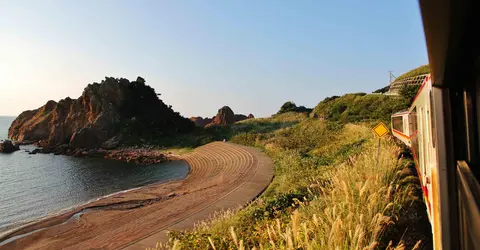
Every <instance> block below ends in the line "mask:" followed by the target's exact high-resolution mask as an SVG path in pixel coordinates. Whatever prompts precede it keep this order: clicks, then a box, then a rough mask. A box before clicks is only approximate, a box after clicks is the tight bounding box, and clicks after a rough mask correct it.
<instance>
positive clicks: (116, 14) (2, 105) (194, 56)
mask: <svg viewBox="0 0 480 250" xmlns="http://www.w3.org/2000/svg"><path fill="white" fill-rule="evenodd" d="M427 62H428V60H427V53H426V47H425V39H424V35H423V27H422V23H421V18H420V12H419V8H418V3H417V2H416V1H385V0H383V1H380V0H376V1H360V0H357V1H346V0H345V1H320V0H314V1H303V0H302V1H290V0H288V1H287V0H284V1H277V0H275V1H273V0H272V1H267V0H261V1H253V0H245V1H243V0H241V1H240V0H238V1H230V0H221V1H220V0H217V1H213V0H212V1H208V0H178V1H177V0H171V1H170V0H168V1H167V0H161V1H154V0H151V1H133V0H132V1H124V0H118V1H117V0H109V1H108V0H101V1H100V0H87V1H83V0H82V1H73V0H64V1H43V0H31V1H21V0H6V1H0V115H18V114H19V113H20V112H21V111H23V110H26V109H34V108H37V107H39V106H41V105H43V104H44V103H45V102H46V101H47V100H50V99H53V100H59V99H61V98H65V97H66V96H70V97H72V98H77V97H78V96H80V95H81V93H82V90H83V88H84V87H85V86H86V85H87V84H88V83H91V82H94V81H100V80H102V79H103V78H104V77H105V76H114V77H125V78H129V79H131V80H134V79H135V78H136V77H137V76H142V77H144V78H145V79H146V81H147V84H149V85H151V86H152V87H154V88H155V90H156V91H157V92H159V93H162V97H161V98H162V99H163V100H164V101H165V102H166V103H167V104H171V105H173V108H174V109H175V110H177V111H179V112H180V113H181V114H182V115H184V116H188V117H189V116H213V115H214V114H215V113H216V111H217V110H218V109H219V108H220V107H221V106H223V105H229V106H230V107H231V108H232V109H233V110H234V111H235V113H244V114H248V113H253V114H254V115H255V116H269V115H271V114H273V113H275V112H276V111H277V110H278V109H279V107H280V106H281V105H282V104H283V103H284V102H285V101H289V100H290V101H293V102H295V103H297V105H305V106H307V107H314V106H315V105H316V104H317V103H318V102H319V101H321V100H322V99H323V98H325V97H327V96H331V95H341V94H344V93H349V92H371V91H373V90H375V89H378V88H380V87H384V86H385V85H387V84H388V71H389V70H392V71H394V72H395V73H396V74H397V75H399V74H401V73H403V72H405V71H407V70H409V69H412V68H414V67H417V66H419V65H421V64H425V63H427Z"/></svg>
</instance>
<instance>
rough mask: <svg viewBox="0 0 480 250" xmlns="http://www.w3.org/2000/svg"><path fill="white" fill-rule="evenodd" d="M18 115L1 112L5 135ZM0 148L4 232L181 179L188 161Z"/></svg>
mask: <svg viewBox="0 0 480 250" xmlns="http://www.w3.org/2000/svg"><path fill="white" fill-rule="evenodd" d="M14 118H15V117H2V116H0V140H5V139H7V135H8V132H7V131H8V128H9V126H10V124H11V123H12V121H13V120H14ZM20 148H21V150H20V151H17V152H14V153H12V154H2V153H0V232H2V231H5V230H8V229H10V228H13V227H15V226H18V225H20V224H22V223H25V222H28V221H32V220H35V219H39V218H41V217H44V216H48V215H51V214H55V213H58V212H60V211H62V210H65V209H69V208H72V207H74V206H76V205H79V204H83V203H86V202H88V201H91V200H95V199H97V198H100V197H102V196H106V195H109V194H112V193H116V192H120V191H123V190H128V189H132V188H136V187H140V186H144V185H148V184H151V183H155V182H165V181H168V180H174V179H182V178H184V177H185V176H186V175H187V173H188V165H187V164H186V163H185V162H183V161H172V162H166V163H161V164H155V165H149V166H137V165H135V164H131V163H126V162H121V161H114V160H106V159H99V158H75V157H69V156H62V155H53V154H35V155H29V154H28V153H27V152H25V150H33V149H34V148H35V147H33V146H30V145H26V146H21V147H20Z"/></svg>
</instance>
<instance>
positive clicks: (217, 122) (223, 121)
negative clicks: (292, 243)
mask: <svg viewBox="0 0 480 250" xmlns="http://www.w3.org/2000/svg"><path fill="white" fill-rule="evenodd" d="M234 122H235V114H234V113H233V111H232V109H231V108H230V107H228V106H223V107H222V108H221V109H219V110H218V112H217V115H216V116H215V119H214V120H213V121H212V122H211V123H209V124H208V125H207V126H205V127H206V128H208V127H212V126H227V125H230V124H233V123H234Z"/></svg>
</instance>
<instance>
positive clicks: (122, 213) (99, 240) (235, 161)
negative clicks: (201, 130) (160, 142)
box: [0, 142, 273, 249]
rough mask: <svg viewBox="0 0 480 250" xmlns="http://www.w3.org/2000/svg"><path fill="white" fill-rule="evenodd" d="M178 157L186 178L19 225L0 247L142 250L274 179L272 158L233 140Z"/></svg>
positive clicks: (249, 197) (238, 201) (0, 241)
mask: <svg viewBox="0 0 480 250" xmlns="http://www.w3.org/2000/svg"><path fill="white" fill-rule="evenodd" d="M178 158H179V159H182V160H185V161H186V162H187V163H188V165H189V172H188V174H187V176H186V177H185V178H184V179H181V180H174V181H168V182H163V183H152V184H149V185H147V186H143V187H139V188H136V189H133V190H130V191H128V192H118V193H117V194H111V195H109V196H108V197H102V198H101V199H98V200H96V201H93V202H90V203H87V204H85V205H81V206H78V207H76V208H74V209H72V210H71V211H68V212H65V213H62V214H57V215H53V216H51V217H49V218H44V219H42V220H39V221H36V222H33V223H31V224H28V225H25V226H23V227H21V228H17V229H15V230H12V231H10V232H8V233H4V234H3V235H2V236H1V237H0V249H26V248H27V249H52V248H54V249H57V248H62V249H63V248H71V249H84V248H103V249H118V248H124V247H128V249H145V247H144V245H147V247H148V246H154V245H155V243H156V241H164V240H165V239H166V238H165V237H166V235H165V232H166V231H165V230H169V229H174V230H181V229H186V228H191V227H193V224H194V223H195V222H197V221H198V220H205V219H208V217H209V216H210V215H211V214H213V213H214V212H218V211H220V210H223V209H228V208H232V207H238V205H244V204H246V203H247V202H250V201H251V200H253V199H254V198H255V197H257V196H258V195H259V194H260V193H261V192H262V191H263V190H264V189H265V188H266V187H267V186H268V184H269V183H270V181H271V179H272V178H273V162H271V160H270V158H268V157H267V156H266V155H264V154H263V153H261V152H260V151H259V150H258V149H253V148H248V147H244V146H239V145H235V144H231V143H222V142H214V143H210V144H207V145H205V146H202V147H199V148H197V149H195V151H194V152H191V153H188V154H186V155H182V156H181V157H178ZM75 215H78V216H75ZM72 218H73V219H72ZM38 229H42V230H38ZM36 230H38V231H36ZM17 236H21V237H18V238H14V237H17ZM9 239H11V240H10V241H9ZM138 246H140V247H139V248H136V247H138Z"/></svg>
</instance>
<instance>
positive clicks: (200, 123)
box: [190, 116, 215, 128]
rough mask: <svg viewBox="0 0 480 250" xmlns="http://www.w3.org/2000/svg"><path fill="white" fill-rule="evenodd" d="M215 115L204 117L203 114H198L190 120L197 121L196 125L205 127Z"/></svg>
mask: <svg viewBox="0 0 480 250" xmlns="http://www.w3.org/2000/svg"><path fill="white" fill-rule="evenodd" d="M214 118H215V117H213V118H208V117H205V118H202V117H201V116H196V117H190V121H192V122H194V123H195V126H197V127H202V128H203V127H205V126H206V125H207V124H209V123H211V122H212V121H213V119H214Z"/></svg>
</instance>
